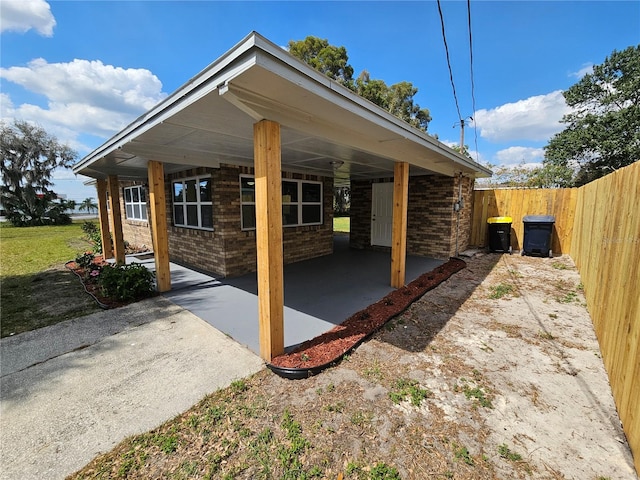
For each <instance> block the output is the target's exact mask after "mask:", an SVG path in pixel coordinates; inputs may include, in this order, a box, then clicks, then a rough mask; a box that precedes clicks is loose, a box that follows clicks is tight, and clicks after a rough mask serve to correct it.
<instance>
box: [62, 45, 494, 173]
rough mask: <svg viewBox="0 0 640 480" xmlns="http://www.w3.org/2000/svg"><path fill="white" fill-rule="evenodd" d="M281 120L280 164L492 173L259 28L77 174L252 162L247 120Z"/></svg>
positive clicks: (323, 169) (333, 169)
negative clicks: (155, 164) (399, 165)
mask: <svg viewBox="0 0 640 480" xmlns="http://www.w3.org/2000/svg"><path fill="white" fill-rule="evenodd" d="M263 119H269V120H272V121H275V122H278V123H279V124H280V125H281V145H282V168H283V170H288V171H294V172H295V171H298V172H306V173H317V174H318V175H326V176H333V177H334V181H335V184H336V185H344V184H348V182H349V180H350V179H354V180H355V179H366V178H381V177H388V176H392V175H393V169H394V163H395V162H399V161H400V162H408V163H409V165H410V175H420V174H428V173H431V172H432V173H439V174H443V175H447V176H453V175H455V174H458V173H462V174H464V175H467V176H472V177H480V176H482V177H485V176H489V175H491V172H490V170H488V169H487V168H485V167H483V166H481V165H479V164H478V163H476V162H474V161H473V160H471V159H469V158H467V157H464V156H462V155H460V154H458V153H457V152H455V151H454V150H452V149H451V148H449V147H447V146H446V145H444V144H442V143H440V142H438V141H437V140H435V139H434V138H432V137H431V136H429V135H427V134H426V133H424V132H422V131H420V130H417V129H415V128H413V127H411V126H410V125H408V124H407V123H406V122H404V121H402V120H399V119H398V118H396V117H395V116H393V115H391V114H389V113H388V112H386V111H385V110H383V109H381V108H379V107H378V106H377V105H374V104H373V103H371V102H369V101H368V100H365V99H363V98H362V97H360V96H358V95H357V94H355V93H353V92H352V91H350V90H349V89H347V88H345V87H344V86H342V85H340V84H339V83H337V82H336V81H334V80H332V79H330V78H329V77H327V76H326V75H323V74H321V73H319V72H317V71H316V70H314V69H312V68H311V67H309V66H307V65H306V64H305V63H303V62H301V61H300V60H298V59H297V58H295V57H293V56H292V55H290V54H289V53H288V52H286V51H285V50H284V49H282V48H281V47H279V46H277V45H275V44H274V43H272V42H270V41H269V40H267V39H266V38H264V37H262V36H261V35H259V34H258V33H256V32H252V33H250V34H249V35H247V36H246V37H245V38H244V39H243V40H242V41H241V42H240V43H238V44H237V45H236V46H234V47H233V48H232V49H231V50H229V51H228V52H227V53H225V54H224V55H223V56H222V57H220V58H219V59H218V60H216V61H215V62H213V63H212V64H211V65H209V66H208V67H207V68H206V69H204V70H203V71H202V72H200V73H199V74H198V75H196V76H195V77H193V78H192V79H191V80H189V81H188V82H187V83H186V84H185V85H183V86H182V87H181V88H180V89H178V90H177V91H176V92H175V93H173V94H172V95H171V96H169V97H167V98H166V99H165V100H164V101H162V102H161V103H160V104H158V105H157V106H156V107H155V108H153V109H152V110H150V111H149V112H147V113H146V114H144V115H142V116H141V117H139V118H138V119H137V120H135V121H134V122H133V123H132V124H130V125H129V126H128V127H126V128H125V129H124V130H122V131H121V132H119V133H117V134H116V135H115V136H114V137H112V138H111V139H110V140H108V141H107V142H106V143H105V144H103V145H102V146H100V147H99V148H97V149H96V150H95V151H93V152H92V153H90V154H89V155H87V156H86V157H85V158H83V159H82V160H81V161H80V162H78V164H77V165H75V166H74V169H73V171H74V173H79V174H83V175H86V176H89V177H93V178H106V177H107V176H109V175H118V176H119V177H120V178H122V179H137V178H139V179H146V178H147V162H148V160H155V161H159V162H163V164H164V172H165V173H172V172H175V171H180V170H184V169H187V168H191V167H195V166H207V167H215V166H217V165H219V164H220V163H228V164H233V165H248V166H253V164H254V141H253V124H255V123H256V122H258V121H260V120H263Z"/></svg>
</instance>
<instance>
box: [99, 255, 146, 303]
mask: <svg viewBox="0 0 640 480" xmlns="http://www.w3.org/2000/svg"><path fill="white" fill-rule="evenodd" d="M154 276H155V275H154V273H153V272H151V271H149V270H148V269H147V268H146V267H145V266H144V265H141V264H139V263H132V264H131V265H106V266H105V267H103V269H102V272H101V274H100V276H99V277H98V284H99V285H100V288H101V290H102V293H103V295H105V296H107V297H112V298H116V299H118V300H123V301H128V300H138V299H140V298H145V297H148V296H150V295H151V294H152V293H153V291H154V289H155V287H154Z"/></svg>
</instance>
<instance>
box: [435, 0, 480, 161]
mask: <svg viewBox="0 0 640 480" xmlns="http://www.w3.org/2000/svg"><path fill="white" fill-rule="evenodd" d="M438 1H439V0H438ZM467 21H468V24H469V63H470V72H471V108H472V109H473V133H474V140H475V147H476V162H479V156H478V155H479V154H478V127H477V126H476V120H475V118H476V94H475V82H474V80H473V40H472V36H471V0H467ZM461 148H462V147H461Z"/></svg>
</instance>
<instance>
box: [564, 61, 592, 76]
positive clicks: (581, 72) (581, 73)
mask: <svg viewBox="0 0 640 480" xmlns="http://www.w3.org/2000/svg"><path fill="white" fill-rule="evenodd" d="M588 73H589V74H591V73H593V63H583V64H582V68H581V69H580V70H578V71H577V72H571V73H570V74H569V76H570V77H576V78H582V77H584V76H585V75H586V74H588Z"/></svg>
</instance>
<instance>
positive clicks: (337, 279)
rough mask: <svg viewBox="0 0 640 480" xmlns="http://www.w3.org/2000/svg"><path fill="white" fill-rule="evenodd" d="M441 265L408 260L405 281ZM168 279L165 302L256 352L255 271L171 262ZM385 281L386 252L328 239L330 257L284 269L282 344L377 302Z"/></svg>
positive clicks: (388, 288) (342, 238)
mask: <svg viewBox="0 0 640 480" xmlns="http://www.w3.org/2000/svg"><path fill="white" fill-rule="evenodd" d="M442 263H444V261H443V260H436V259H433V258H427V257H418V256H408V257H407V268H406V281H407V283H408V282H410V281H412V280H414V279H415V278H417V277H419V276H420V275H421V274H423V273H425V272H428V271H431V270H433V269H434V268H436V267H437V266H439V265H441V264H442ZM171 275H172V285H173V290H172V291H171V292H168V293H166V294H164V296H165V297H166V298H169V299H170V300H171V301H173V302H175V303H176V304H178V305H180V306H181V307H183V308H185V309H187V310H189V311H191V312H192V313H193V314H195V315H197V316H198V317H200V318H202V319H204V320H205V321H207V322H208V323H210V324H211V325H213V326H214V327H216V328H217V329H218V330H220V331H222V332H224V333H226V334H228V335H229V336H231V337H232V338H234V339H235V340H236V341H238V342H240V343H241V344H244V345H246V346H247V347H249V348H250V349H251V350H253V351H254V352H259V348H260V345H259V337H258V298H257V288H258V287H257V277H256V274H255V273H251V274H248V275H244V276H241V277H237V278H230V279H214V278H213V277H210V276H207V275H205V274H203V273H199V272H195V271H193V270H189V269H186V268H184V267H180V266H177V265H173V264H172V268H171ZM390 277H391V260H390V254H389V253H387V252H379V251H369V250H355V249H351V248H349V236H348V235H336V236H335V237H334V253H333V254H331V255H326V256H323V257H318V258H314V259H311V260H306V261H302V262H297V263H293V264H289V265H285V267H284V303H285V312H284V317H285V318H284V322H285V327H284V330H285V346H286V347H290V346H293V345H297V344H299V343H302V342H303V341H305V340H309V339H311V338H313V337H316V336H317V335H320V334H321V333H324V332H326V331H327V330H330V329H331V328H333V327H334V326H335V325H338V324H340V323H342V322H343V321H344V320H346V319H347V318H348V317H350V316H351V315H353V314H354V313H356V312H358V311H360V310H362V309H364V308H365V307H367V306H369V305H371V304H372V303H375V302H376V301H378V300H380V299H381V298H383V297H384V296H385V295H387V294H388V293H389V292H391V291H392V290H393V288H392V287H391V286H390V285H389V282H390ZM188 280H190V281H191V286H190V287H188V288H186V286H187V284H188ZM214 287H215V288H214Z"/></svg>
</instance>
